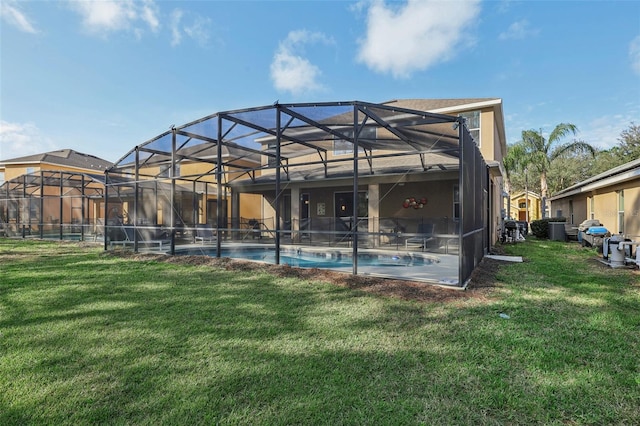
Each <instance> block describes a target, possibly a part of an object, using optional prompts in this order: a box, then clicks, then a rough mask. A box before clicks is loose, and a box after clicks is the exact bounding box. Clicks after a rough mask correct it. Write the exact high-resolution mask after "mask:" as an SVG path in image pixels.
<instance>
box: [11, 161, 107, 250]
mask: <svg viewBox="0 0 640 426" xmlns="http://www.w3.org/2000/svg"><path fill="white" fill-rule="evenodd" d="M111 165H112V163H111V162H109V161H106V160H103V159H101V158H98V157H96V156H93V155H89V154H83V153H80V152H76V151H74V150H71V149H63V150H59V151H51V152H45V153H41V154H34V155H28V156H24V157H18V158H12V159H7V160H0V174H1V175H2V176H3V178H4V182H2V183H0V222H2V223H3V224H4V225H3V227H4V228H5V233H6V234H7V235H22V236H26V235H34V236H40V237H47V236H51V237H58V238H63V237H65V236H68V234H72V233H73V234H76V236H80V237H84V233H85V231H86V232H87V233H88V232H95V230H96V227H97V224H98V223H99V222H100V220H101V219H102V218H103V217H104V211H102V210H101V205H102V204H103V203H104V172H105V170H106V169H107V168H108V167H110V166H111Z"/></svg>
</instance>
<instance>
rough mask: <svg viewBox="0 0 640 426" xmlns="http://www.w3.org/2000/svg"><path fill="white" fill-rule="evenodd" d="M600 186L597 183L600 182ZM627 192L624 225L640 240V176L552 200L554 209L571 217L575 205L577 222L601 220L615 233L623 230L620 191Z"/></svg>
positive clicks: (625, 228) (632, 235)
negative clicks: (571, 209) (620, 218)
mask: <svg viewBox="0 0 640 426" xmlns="http://www.w3.org/2000/svg"><path fill="white" fill-rule="evenodd" d="M596 186H597V185H596ZM620 191H623V194H624V205H623V211H624V215H623V216H624V218H623V223H622V228H623V230H624V234H625V235H626V236H627V237H628V238H632V239H635V240H638V239H640V178H637V177H636V178H634V179H631V180H627V181H625V182H620V183H615V184H611V185H606V186H600V187H598V188H595V189H592V190H585V191H583V192H578V193H574V194H571V195H567V196H564V197H561V198H557V199H553V200H551V211H552V212H556V211H557V210H562V214H563V216H565V217H569V211H570V207H571V206H570V203H572V204H573V223H574V224H579V223H580V222H582V221H584V220H586V219H597V220H599V221H600V222H601V223H602V225H603V226H604V227H605V228H607V229H608V230H609V231H610V232H611V233H617V232H619V231H620V230H621V229H620V228H621V227H620V222H619V193H620Z"/></svg>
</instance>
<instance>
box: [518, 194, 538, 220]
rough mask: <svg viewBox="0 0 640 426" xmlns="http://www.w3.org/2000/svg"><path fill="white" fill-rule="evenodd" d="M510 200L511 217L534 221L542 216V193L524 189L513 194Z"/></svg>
mask: <svg viewBox="0 0 640 426" xmlns="http://www.w3.org/2000/svg"><path fill="white" fill-rule="evenodd" d="M510 202H511V208H510V214H511V219H514V220H522V221H527V222H529V223H531V222H532V221H534V220H538V219H540V218H541V217H542V202H541V199H540V195H539V194H536V193H535V192H532V191H526V192H525V191H522V192H518V193H515V194H512V195H511V197H510ZM527 206H528V208H527Z"/></svg>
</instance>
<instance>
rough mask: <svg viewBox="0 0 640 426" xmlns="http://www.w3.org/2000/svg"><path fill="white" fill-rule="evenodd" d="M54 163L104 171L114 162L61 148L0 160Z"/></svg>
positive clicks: (5, 163) (11, 162) (23, 162)
mask: <svg viewBox="0 0 640 426" xmlns="http://www.w3.org/2000/svg"><path fill="white" fill-rule="evenodd" d="M42 163H46V164H52V165H57V166H67V167H76V168H80V169H87V170H99V171H104V170H105V169H107V168H108V167H111V166H112V164H113V163H111V162H110V161H107V160H103V159H102V158H98V157H96V156H95V155H90V154H83V153H81V152H77V151H74V150H72V149H61V150H58V151H49V152H43V153H40V154H32V155H26V156H24V157H16V158H10V159H8V160H2V161H0V166H4V167H6V166H8V165H11V164H42Z"/></svg>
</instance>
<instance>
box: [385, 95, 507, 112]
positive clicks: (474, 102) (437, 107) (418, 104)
mask: <svg viewBox="0 0 640 426" xmlns="http://www.w3.org/2000/svg"><path fill="white" fill-rule="evenodd" d="M500 102H501V99H500V98H458V99H394V100H391V101H387V102H383V105H389V106H393V105H397V106H399V107H402V108H409V109H415V110H418V111H430V112H442V111H441V110H446V109H457V110H463V109H476V108H479V107H482V106H492V105H497V104H500ZM460 107H464V108H460Z"/></svg>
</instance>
